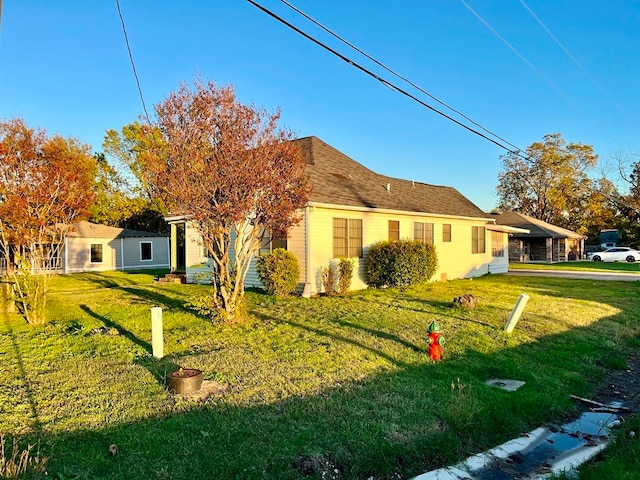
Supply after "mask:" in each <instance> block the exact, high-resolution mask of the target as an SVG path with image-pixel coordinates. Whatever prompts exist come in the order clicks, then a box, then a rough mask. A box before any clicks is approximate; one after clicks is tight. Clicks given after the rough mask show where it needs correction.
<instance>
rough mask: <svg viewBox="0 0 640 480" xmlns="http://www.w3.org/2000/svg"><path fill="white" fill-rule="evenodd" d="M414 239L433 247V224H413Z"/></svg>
mask: <svg viewBox="0 0 640 480" xmlns="http://www.w3.org/2000/svg"><path fill="white" fill-rule="evenodd" d="M413 238H414V239H416V240H420V241H421V242H424V243H428V244H430V245H433V223H423V222H415V223H414V224H413Z"/></svg>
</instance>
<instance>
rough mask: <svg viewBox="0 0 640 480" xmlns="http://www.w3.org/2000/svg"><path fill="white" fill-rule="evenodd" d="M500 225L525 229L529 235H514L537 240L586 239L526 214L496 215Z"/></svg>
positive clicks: (509, 213) (494, 216) (508, 213)
mask: <svg viewBox="0 0 640 480" xmlns="http://www.w3.org/2000/svg"><path fill="white" fill-rule="evenodd" d="M493 218H494V219H495V221H496V223H497V224H498V225H508V226H511V227H517V228H525V229H527V230H529V232H530V233H529V234H523V235H514V237H517V236H524V237H536V238H584V235H580V234H579V233H576V232H573V231H571V230H567V229H566V228H562V227H558V226H557V225H553V224H551V223H547V222H544V221H542V220H538V219H537V218H533V217H530V216H529V215H525V214H524V213H519V212H504V213H501V214H494V215H493Z"/></svg>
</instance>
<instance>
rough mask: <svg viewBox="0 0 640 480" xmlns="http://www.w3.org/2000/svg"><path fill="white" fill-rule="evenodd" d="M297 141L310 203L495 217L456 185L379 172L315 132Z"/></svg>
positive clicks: (460, 215)
mask: <svg viewBox="0 0 640 480" xmlns="http://www.w3.org/2000/svg"><path fill="white" fill-rule="evenodd" d="M296 141H297V142H299V144H300V145H301V147H302V151H303V154H304V156H305V160H306V162H307V172H308V173H309V175H310V179H311V183H312V185H313V192H312V193H311V196H310V198H309V202H310V203H325V204H332V205H344V206H352V207H364V208H377V209H388V210H398V211H406V212H416V213H420V212H422V213H430V214H436V215H446V216H458V217H472V218H483V219H487V220H490V219H492V217H491V215H489V214H486V213H484V212H483V211H482V210H481V209H480V208H478V207H477V206H476V205H475V204H473V203H472V202H471V201H470V200H469V199H467V198H466V197H465V196H464V195H462V194H461V193H460V192H458V191H457V190H456V189H455V188H453V187H446V186H438V185H430V184H426V183H421V182H415V181H411V180H402V179H399V178H393V177H387V176H385V175H380V174H378V173H375V172H373V171H371V170H369V169H368V168H366V167H365V166H363V165H361V164H360V163H358V162H356V161H355V160H353V159H352V158H350V157H348V156H347V155H345V154H343V153H342V152H340V151H338V150H336V149H335V148H334V147H332V146H330V145H328V144H327V143H325V142H323V141H322V140H320V139H319V138H317V137H314V136H311V137H304V138H300V139H298V140H296Z"/></svg>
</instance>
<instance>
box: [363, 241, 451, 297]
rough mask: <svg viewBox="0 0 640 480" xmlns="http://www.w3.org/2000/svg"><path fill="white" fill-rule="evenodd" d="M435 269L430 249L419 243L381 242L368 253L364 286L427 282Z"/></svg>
mask: <svg viewBox="0 0 640 480" xmlns="http://www.w3.org/2000/svg"><path fill="white" fill-rule="evenodd" d="M437 268H438V258H437V255H436V249H435V247H434V246H433V245H429V244H427V243H424V242H421V241H419V240H393V241H391V240H389V241H381V242H378V243H376V244H374V245H373V246H371V248H370V249H369V254H368V256H367V283H368V284H369V285H370V286H372V287H376V288H380V287H400V288H404V287H408V286H410V285H417V284H420V283H423V282H428V281H429V279H430V278H431V277H432V276H433V274H434V273H435V271H436V269H437Z"/></svg>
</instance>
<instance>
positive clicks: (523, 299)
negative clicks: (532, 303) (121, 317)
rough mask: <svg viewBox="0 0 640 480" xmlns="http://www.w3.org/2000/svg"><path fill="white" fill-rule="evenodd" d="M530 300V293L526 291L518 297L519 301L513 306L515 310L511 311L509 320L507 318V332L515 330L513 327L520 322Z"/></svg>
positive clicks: (505, 327)
mask: <svg viewBox="0 0 640 480" xmlns="http://www.w3.org/2000/svg"><path fill="white" fill-rule="evenodd" d="M528 301H529V295H527V294H525V293H521V294H520V297H519V298H518V301H517V302H516V305H515V307H513V311H512V312H511V316H510V317H509V320H507V324H506V325H505V326H504V331H505V332H507V333H511V332H513V329H514V328H515V326H516V323H518V320H520V315H522V312H523V311H524V307H525V306H526V305H527V302H528Z"/></svg>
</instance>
